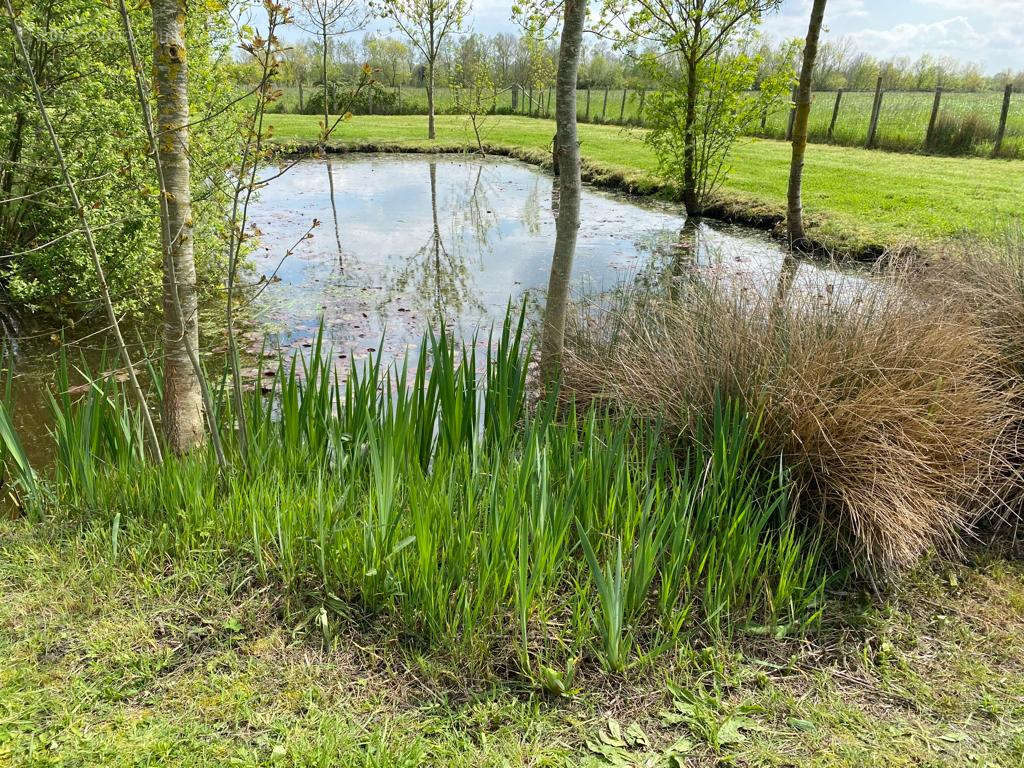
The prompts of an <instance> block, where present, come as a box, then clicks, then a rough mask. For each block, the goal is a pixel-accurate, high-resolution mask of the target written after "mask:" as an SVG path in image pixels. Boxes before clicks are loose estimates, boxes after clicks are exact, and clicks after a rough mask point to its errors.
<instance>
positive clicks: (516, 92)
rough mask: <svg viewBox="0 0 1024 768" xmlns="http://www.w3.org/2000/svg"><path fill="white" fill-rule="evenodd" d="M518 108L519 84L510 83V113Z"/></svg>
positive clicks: (513, 112)
mask: <svg viewBox="0 0 1024 768" xmlns="http://www.w3.org/2000/svg"><path fill="white" fill-rule="evenodd" d="M518 109H519V85H518V84H517V83H513V84H512V114H515V113H516V111H517V110H518Z"/></svg>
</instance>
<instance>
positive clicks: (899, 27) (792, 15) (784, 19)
mask: <svg viewBox="0 0 1024 768" xmlns="http://www.w3.org/2000/svg"><path fill="white" fill-rule="evenodd" d="M511 4H512V3H511V0H475V2H474V9H473V13H472V26H473V29H474V30H475V31H477V32H483V33H486V34H491V33H494V32H504V31H513V30H514V29H515V25H514V24H513V23H512V22H511V21H510V20H509V8H510V7H511ZM810 8H811V0H784V2H783V4H782V9H781V11H780V12H778V13H776V14H773V15H772V16H770V17H769V18H768V19H766V21H765V24H764V27H763V29H764V31H765V32H766V33H768V34H770V35H772V36H773V37H776V38H792V37H804V36H805V35H806V34H807V18H808V16H809V14H810ZM825 26H826V27H827V31H826V32H825V33H824V37H825V38H826V39H828V38H840V37H846V36H849V37H851V38H852V39H853V40H854V42H855V44H856V46H857V47H858V48H859V49H860V50H863V51H864V52H865V53H870V54H872V55H874V56H878V57H880V58H890V57H892V56H909V57H911V58H917V57H918V56H920V55H921V54H923V53H930V54H932V55H933V56H952V57H954V58H956V59H960V60H962V61H973V62H977V63H979V64H981V65H982V67H983V68H984V69H985V70H986V71H987V72H998V71H1000V70H1003V69H1007V68H1009V69H1012V70H1020V69H1024V0H829V3H828V5H827V6H826V9H825Z"/></svg>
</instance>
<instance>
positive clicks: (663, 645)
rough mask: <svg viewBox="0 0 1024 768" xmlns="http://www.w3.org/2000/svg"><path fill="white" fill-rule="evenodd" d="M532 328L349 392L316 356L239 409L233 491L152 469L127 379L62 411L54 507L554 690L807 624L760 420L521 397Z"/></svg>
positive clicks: (387, 370) (788, 524)
mask: <svg viewBox="0 0 1024 768" xmlns="http://www.w3.org/2000/svg"><path fill="white" fill-rule="evenodd" d="M521 328H522V324H521V320H520V324H519V325H516V324H515V323H514V322H511V323H508V322H507V323H506V324H505V326H504V327H503V329H502V330H501V332H500V334H498V335H497V337H496V338H492V339H491V344H489V345H488V352H487V353H486V354H485V355H484V357H483V358H481V359H478V358H477V357H476V352H475V351H474V350H475V345H471V346H468V347H467V349H468V351H467V349H462V348H459V347H457V345H455V344H454V343H453V341H452V339H451V338H450V337H449V336H447V335H446V334H444V333H441V334H439V335H436V336H435V335H429V336H428V337H427V338H426V339H425V340H424V341H423V343H422V345H421V347H420V349H419V352H418V354H417V355H415V356H414V357H413V358H411V359H410V360H409V361H408V363H404V364H402V365H400V366H397V365H396V366H391V367H389V366H386V365H384V364H383V363H382V361H381V359H380V358H377V359H376V360H373V361H370V362H369V363H368V364H366V365H365V367H362V368H356V367H353V368H352V369H351V372H350V374H349V376H348V377H347V380H346V381H345V383H344V384H341V383H339V380H338V377H337V376H336V375H335V373H334V369H333V361H332V356H331V355H330V354H329V353H328V351H327V350H325V349H324V348H323V347H322V343H321V342H320V341H319V340H318V342H317V344H316V345H315V346H314V348H313V349H312V352H311V355H310V356H309V358H308V359H301V360H300V359H298V358H293V359H292V360H291V361H290V362H286V361H283V360H282V361H281V362H280V364H279V368H278V371H277V376H276V377H275V379H274V384H273V386H272V391H271V392H270V393H269V394H262V393H260V392H259V391H258V389H255V390H254V391H252V392H251V393H250V394H249V395H248V396H247V398H246V399H245V406H244V407H245V409H246V418H247V421H248V424H249V450H248V453H247V454H246V455H247V457H248V458H247V460H243V459H242V456H241V453H240V451H239V449H238V447H237V445H235V444H234V442H233V439H232V438H231V436H230V430H229V429H228V428H227V427H226V426H225V427H223V428H222V434H223V435H224V436H225V438H226V443H227V445H226V449H227V452H228V455H229V458H230V463H229V469H228V471H227V472H226V473H225V474H221V473H219V472H218V467H217V464H216V462H215V460H214V457H213V456H212V454H209V453H207V452H204V451H200V452H197V453H194V454H192V455H188V456H185V457H177V458H171V459H168V460H166V461H165V463H163V464H162V465H153V464H150V463H147V461H146V458H145V455H144V452H143V450H142V437H141V434H140V431H139V425H138V422H139V415H138V413H137V412H136V411H134V410H133V409H132V408H131V407H130V404H129V401H128V399H127V398H126V397H125V395H124V393H123V391H122V390H121V388H120V385H117V384H115V383H110V382H96V384H95V386H94V387H93V388H92V389H91V390H90V391H89V392H88V393H87V394H85V395H84V396H83V397H82V398H81V399H79V400H78V401H73V400H72V399H70V398H69V397H68V396H67V395H61V394H57V395H55V396H54V398H53V410H54V416H55V421H54V424H55V426H54V439H55V441H56V443H57V457H58V458H57V463H56V466H55V467H54V470H53V473H52V475H51V476H50V477H49V478H48V480H47V483H48V485H49V487H50V489H51V491H52V501H51V502H49V504H50V507H49V511H50V512H51V513H54V512H55V510H60V512H61V513H62V514H65V515H71V516H75V517H79V518H81V519H84V520H85V521H88V522H89V523H90V524H92V525H94V526H97V527H98V529H99V530H105V531H108V532H109V534H108V535H109V536H110V537H111V542H110V551H111V552H117V553H120V554H119V556H120V557H127V556H128V555H127V553H132V556H133V557H137V558H141V559H146V558H153V557H168V556H170V557H188V558H200V559H206V560H210V561H211V562H212V563H216V562H219V561H220V560H221V559H223V558H235V559H240V560H241V561H243V562H249V563H251V564H252V568H253V570H254V572H255V574H256V575H257V576H258V578H259V579H261V580H263V581H265V582H266V583H268V584H271V585H278V586H279V587H280V588H281V589H282V590H283V591H284V593H285V594H286V595H288V596H289V598H290V599H291V600H292V601H293V604H297V605H299V606H301V607H302V608H303V609H305V610H315V611H317V615H320V616H321V617H322V619H321V623H322V624H323V625H324V626H332V627H337V626H339V622H347V624H342V625H343V626H345V625H351V623H353V622H355V623H358V624H360V625H362V626H371V627H375V628H377V629H378V630H379V631H383V632H386V633H389V634H390V635H391V636H393V637H395V638H397V639H400V640H401V641H403V642H405V643H409V644H412V645H414V646H417V647H420V646H422V647H432V648H437V649H444V650H445V651H447V652H451V653H454V654H457V656H458V658H460V659H463V660H464V661H465V663H466V664H467V665H468V668H472V669H477V670H483V669H491V670H495V669H496V670H512V671H514V672H515V673H516V674H522V675H525V676H527V677H528V678H530V679H532V680H534V681H536V682H537V683H538V684H539V685H543V686H545V687H548V688H551V689H554V690H564V689H565V688H566V687H567V686H568V685H569V683H570V681H571V680H570V678H571V676H572V674H573V670H574V669H576V668H578V664H589V665H591V666H593V667H598V666H600V667H603V668H605V669H606V670H608V671H610V672H613V673H620V672H622V671H623V670H626V669H628V668H630V667H632V666H634V665H636V664H639V663H644V662H645V661H647V660H649V659H652V658H654V657H655V656H657V655H658V654H659V653H661V652H662V651H664V650H666V649H668V648H671V647H673V646H674V645H676V644H677V643H680V642H684V641H686V640H688V639H694V638H696V637H701V636H703V637H725V636H730V635H733V634H735V633H737V632H743V631H752V632H759V633H760V632H764V631H766V630H770V631H773V632H778V633H785V632H798V631H800V630H801V629H802V628H803V627H805V626H807V625H808V624H809V623H810V622H813V621H815V620H816V618H817V615H818V612H819V611H820V599H821V593H822V585H823V576H822V574H823V564H822V559H823V558H822V554H821V551H822V550H821V548H820V547H819V545H818V542H817V540H816V539H815V538H814V537H813V536H812V535H811V534H809V533H807V532H805V531H803V530H802V529H801V528H800V527H799V526H798V524H797V522H796V520H795V518H794V513H793V510H792V509H791V508H790V503H789V501H790V483H789V479H788V477H787V475H786V473H785V472H784V471H783V470H782V469H781V467H780V466H779V465H777V464H775V463H772V464H769V465H768V466H765V465H764V464H763V463H761V462H762V460H761V459H760V457H761V456H762V455H763V452H762V450H761V446H760V445H759V428H760V423H759V418H758V416H757V415H756V414H748V413H745V412H743V411H742V410H741V409H740V408H739V407H738V406H736V405H734V404H732V403H729V402H726V401H724V400H723V401H722V402H721V403H719V404H718V406H717V407H716V408H715V411H714V414H715V415H714V419H713V423H712V425H711V427H710V428H709V429H708V430H707V433H706V434H702V435H696V436H689V437H681V436H677V435H674V434H669V433H664V432H661V431H659V428H658V425H657V423H656V422H654V421H652V420H642V419H639V418H634V417H631V416H629V415H628V414H625V415H624V414H621V413H612V412H610V411H605V410H601V409H599V408H596V407H590V408H579V409H574V408H568V409H561V408H559V407H557V406H556V398H554V397H551V398H541V399H540V400H539V401H537V402H533V403H531V394H530V388H529V386H528V377H527V360H528V357H529V354H528V350H527V349H524V344H523V340H522V334H521ZM62 375H63V374H62ZM220 417H221V418H223V419H225V424H226V423H227V422H226V413H225V412H222V413H221V414H220ZM54 505H56V506H54ZM321 609H322V613H321Z"/></svg>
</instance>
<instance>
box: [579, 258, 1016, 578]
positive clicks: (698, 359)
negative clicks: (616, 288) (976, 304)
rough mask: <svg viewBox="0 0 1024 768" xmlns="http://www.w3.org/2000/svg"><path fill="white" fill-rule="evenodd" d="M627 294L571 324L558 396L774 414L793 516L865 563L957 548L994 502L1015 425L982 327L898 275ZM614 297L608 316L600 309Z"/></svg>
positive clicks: (705, 282)
mask: <svg viewBox="0 0 1024 768" xmlns="http://www.w3.org/2000/svg"><path fill="white" fill-rule="evenodd" d="M673 294H674V296H673V297H672V298H668V299H666V298H664V297H662V296H660V295H652V294H651V293H649V292H635V293H629V292H627V293H626V294H624V295H623V296H620V297H617V298H616V299H615V301H614V302H613V307H612V311H611V312H604V311H599V312H589V311H587V310H586V309H584V311H583V312H582V313H581V314H580V316H579V317H578V318H577V319H576V321H575V327H574V328H573V329H572V331H571V332H570V333H569V342H568V347H569V350H568V352H567V369H566V374H565V376H566V379H565V389H564V391H565V393H566V395H567V396H569V397H574V398H576V399H578V400H580V401H586V402H594V401H598V402H609V403H613V404H615V405H616V406H618V407H620V408H623V409H625V410H638V411H640V412H642V413H647V414H650V415H654V414H658V415H660V416H662V417H663V418H665V419H666V421H667V422H668V423H670V424H672V425H673V427H674V428H675V429H676V430H677V431H678V432H680V433H692V432H693V431H694V429H696V428H697V427H698V426H699V425H700V424H703V423H706V422H707V421H708V419H709V412H710V409H711V407H712V406H711V404H712V403H714V402H715V400H716V398H717V397H720V396H726V397H728V398H731V399H733V400H735V401H737V402H741V403H743V404H745V407H746V408H747V409H748V410H749V411H750V412H759V413H763V414H764V418H763V423H762V439H763V445H764V448H765V459H766V460H771V459H772V457H776V456H779V455H781V456H782V460H783V463H784V465H785V466H786V468H787V469H788V470H789V471H790V472H791V474H792V477H793V480H794V483H795V487H796V491H797V493H798V495H799V503H800V507H801V510H802V511H803V513H804V514H805V515H808V516H810V517H813V518H814V519H816V520H819V521H820V522H821V523H822V524H824V525H825V526H826V527H827V528H828V529H829V530H830V531H831V532H832V536H833V537H834V539H835V541H836V542H837V543H838V544H839V545H840V547H842V548H843V549H844V550H845V551H846V552H847V553H848V554H849V557H850V560H851V562H852V564H853V566H854V567H855V568H857V569H858V570H859V571H861V572H862V573H863V572H868V573H871V574H874V575H877V574H891V573H894V572H897V571H899V570H901V569H904V568H906V567H908V566H910V565H911V564H913V563H914V562H915V561H916V560H917V559H918V558H919V556H920V555H921V554H922V553H924V552H925V551H926V550H928V549H930V548H932V547H937V546H938V547H946V548H951V549H955V548H956V546H957V545H958V543H959V542H960V541H961V540H962V537H963V536H964V535H965V534H967V533H968V531H969V530H970V528H971V526H972V524H973V523H974V522H975V521H976V520H977V519H978V517H979V516H980V515H981V514H983V513H985V512H986V511H988V510H990V509H991V508H992V507H993V506H994V505H996V504H997V503H998V498H997V497H998V493H999V487H998V478H1000V477H1001V476H1003V475H1004V473H1005V469H1006V466H1005V465H1006V462H1007V460H1008V457H1010V456H1011V455H1013V444H1014V440H1013V431H1014V427H1015V425H1016V424H1017V423H1018V420H1019V418H1020V406H1019V404H1018V403H1017V401H1016V399H1015V397H1014V392H1013V390H1014V388H1015V387H1014V385H1013V384H1012V383H1011V381H1010V378H1009V377H1008V376H1007V375H1006V372H1005V369H1004V368H1003V367H1002V366H1001V355H1000V352H999V350H998V349H997V347H996V344H995V343H994V342H993V339H992V338H991V335H990V334H988V333H987V332H986V331H985V330H984V329H983V328H981V327H980V326H979V325H978V324H976V323H972V322H969V321H968V320H967V319H966V318H965V317H964V315H963V314H962V313H959V312H958V311H954V308H952V307H951V306H950V305H948V304H946V303H943V302H937V301H931V302H929V301H923V300H919V299H917V298H915V297H914V296H912V295H909V294H908V293H907V291H906V290H905V285H904V284H903V283H902V282H901V281H900V280H899V279H898V278H896V277H890V278H884V279H882V278H879V279H877V280H871V281H868V280H864V279H862V278H857V277H845V278H844V277H836V279H835V280H834V281H833V282H828V283H827V284H823V283H818V284H817V285H813V286H812V287H807V286H804V287H802V288H801V287H796V288H793V289H792V290H790V291H788V292H786V293H784V294H783V297H782V298H780V297H779V292H778V291H776V289H774V288H766V287H765V286H764V285H763V284H758V283H742V282H741V281H740V280H739V279H738V278H733V279H725V278H722V277H710V278H706V279H705V278H702V277H698V278H696V279H689V280H686V279H684V280H682V281H681V284H679V283H677V285H676V286H675V287H674V289H673ZM607 309H608V306H607V304H606V305H605V307H604V310H607Z"/></svg>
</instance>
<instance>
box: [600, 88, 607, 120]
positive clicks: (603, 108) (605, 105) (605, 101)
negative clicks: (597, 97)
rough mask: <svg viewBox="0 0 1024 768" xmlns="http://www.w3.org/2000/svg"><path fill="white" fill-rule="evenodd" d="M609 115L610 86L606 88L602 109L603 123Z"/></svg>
mask: <svg viewBox="0 0 1024 768" xmlns="http://www.w3.org/2000/svg"><path fill="white" fill-rule="evenodd" d="M606 114H608V86H607V85H606V86H605V87H604V106H603V107H601V122H602V123H603V122H604V116H605V115H606Z"/></svg>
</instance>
